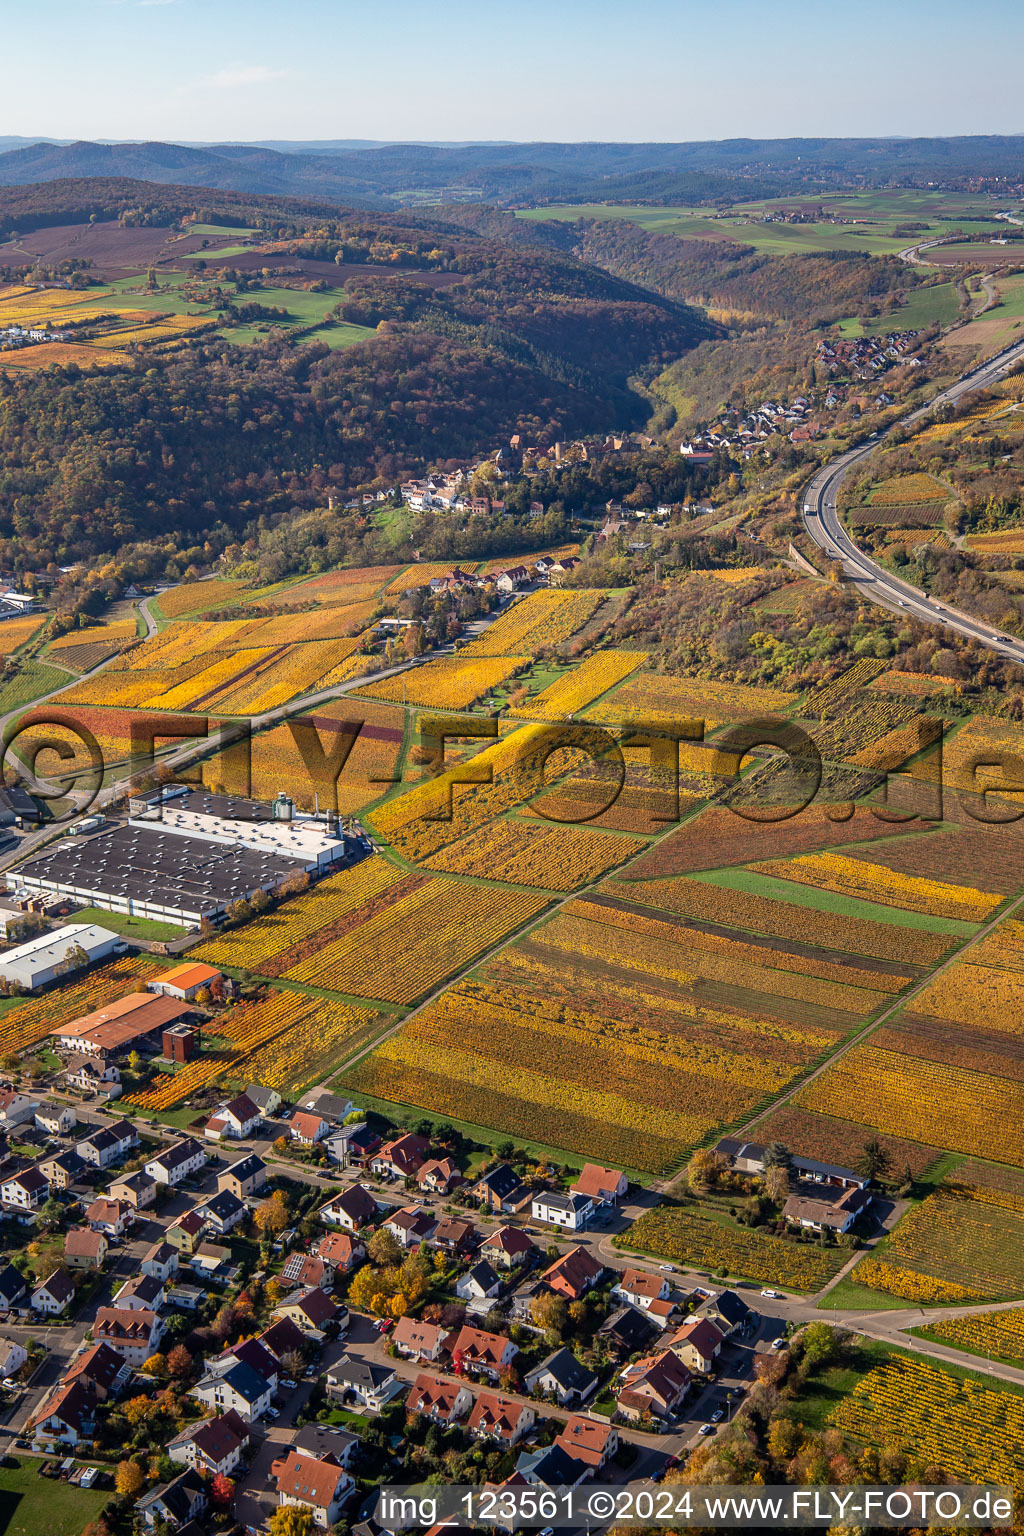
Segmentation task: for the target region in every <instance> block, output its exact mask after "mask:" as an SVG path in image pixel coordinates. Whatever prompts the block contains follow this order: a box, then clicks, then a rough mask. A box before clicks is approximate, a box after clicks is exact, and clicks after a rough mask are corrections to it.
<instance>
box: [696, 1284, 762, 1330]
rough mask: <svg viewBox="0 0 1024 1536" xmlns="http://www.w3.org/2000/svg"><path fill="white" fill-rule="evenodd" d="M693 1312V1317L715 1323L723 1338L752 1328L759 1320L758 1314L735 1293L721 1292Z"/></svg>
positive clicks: (710, 1297)
mask: <svg viewBox="0 0 1024 1536" xmlns="http://www.w3.org/2000/svg"><path fill="white" fill-rule="evenodd" d="M692 1312H693V1316H695V1317H706V1318H707V1319H708V1320H709V1322H712V1323H714V1325H715V1327H716V1328H717V1329H718V1331H719V1333H720V1334H721V1335H722V1337H723V1338H729V1337H730V1335H732V1334H734V1333H735V1332H736V1331H737V1330H738V1329H743V1328H749V1327H751V1326H752V1325H753V1324H754V1322H755V1321H756V1319H757V1313H756V1312H754V1311H752V1310H751V1308H750V1307H748V1306H747V1304H746V1302H745V1301H744V1300H743V1298H742V1296H737V1294H736V1292H735V1291H719V1292H717V1293H716V1294H714V1295H711V1296H709V1297H708V1298H707V1300H706V1301H703V1302H701V1304H700V1306H699V1307H694V1308H693V1309H692Z"/></svg>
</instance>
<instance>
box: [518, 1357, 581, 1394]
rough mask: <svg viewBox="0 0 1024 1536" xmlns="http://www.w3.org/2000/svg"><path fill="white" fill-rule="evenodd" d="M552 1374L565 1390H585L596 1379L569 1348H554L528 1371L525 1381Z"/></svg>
mask: <svg viewBox="0 0 1024 1536" xmlns="http://www.w3.org/2000/svg"><path fill="white" fill-rule="evenodd" d="M544 1375H548V1376H553V1377H554V1378H555V1380H556V1381H557V1382H558V1385H559V1386H560V1387H562V1388H563V1389H564V1390H565V1391H574V1392H586V1391H587V1390H588V1389H589V1388H590V1387H591V1386H592V1385H593V1383H594V1382H595V1381H596V1380H597V1377H596V1376H595V1375H594V1373H593V1371H591V1370H589V1369H588V1368H587V1367H586V1366H585V1365H583V1364H582V1363H581V1362H580V1361H579V1360H577V1358H576V1356H575V1355H574V1354H573V1352H572V1350H571V1349H556V1350H555V1352H554V1354H552V1355H548V1358H547V1359H546V1360H544V1361H542V1362H541V1364H540V1365H538V1366H537V1367H536V1368H535V1369H534V1370H532V1371H530V1373H529V1375H528V1376H527V1378H526V1379H527V1381H530V1380H532V1379H533V1378H535V1377H538V1376H544Z"/></svg>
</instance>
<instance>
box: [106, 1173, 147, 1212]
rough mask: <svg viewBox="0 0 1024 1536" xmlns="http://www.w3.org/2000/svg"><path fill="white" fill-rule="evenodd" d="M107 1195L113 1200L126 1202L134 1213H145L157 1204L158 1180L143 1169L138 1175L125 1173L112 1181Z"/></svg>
mask: <svg viewBox="0 0 1024 1536" xmlns="http://www.w3.org/2000/svg"><path fill="white" fill-rule="evenodd" d="M107 1194H108V1195H109V1196H110V1198H111V1199H112V1200H123V1201H125V1203H126V1204H127V1205H130V1206H131V1207H132V1209H133V1210H134V1211H144V1210H147V1209H148V1207H149V1206H151V1205H155V1204H156V1180H155V1179H153V1178H151V1177H150V1175H149V1174H148V1173H144V1172H143V1171H142V1170H141V1169H140V1171H139V1172H138V1173H125V1174H122V1175H121V1176H120V1178H116V1179H111V1181H110V1183H109V1184H108V1185H107Z"/></svg>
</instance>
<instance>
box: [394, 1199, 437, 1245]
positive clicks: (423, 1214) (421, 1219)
mask: <svg viewBox="0 0 1024 1536" xmlns="http://www.w3.org/2000/svg"><path fill="white" fill-rule="evenodd" d="M384 1226H385V1227H386V1229H387V1230H388V1231H389V1232H390V1233H391V1236H392V1237H393V1238H394V1239H395V1241H396V1242H397V1243H398V1244H399V1245H400V1246H401V1247H402V1248H418V1247H419V1245H420V1243H426V1242H429V1241H430V1238H431V1237H432V1236H433V1233H434V1231H435V1229H436V1227H437V1220H436V1218H435V1217H434V1216H433V1215H432V1214H431V1212H430V1211H428V1210H426V1209H424V1207H423V1206H420V1205H408V1206H405V1207H404V1208H403V1209H402V1210H400V1211H395V1212H394V1214H393V1215H391V1216H389V1217H388V1219H387V1221H386V1222H385V1223H384Z"/></svg>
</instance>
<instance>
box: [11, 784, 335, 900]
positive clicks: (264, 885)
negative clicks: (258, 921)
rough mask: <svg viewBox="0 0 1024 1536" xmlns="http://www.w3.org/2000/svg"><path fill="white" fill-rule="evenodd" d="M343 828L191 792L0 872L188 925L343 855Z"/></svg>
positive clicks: (27, 884) (25, 888)
mask: <svg viewBox="0 0 1024 1536" xmlns="http://www.w3.org/2000/svg"><path fill="white" fill-rule="evenodd" d="M347 851H348V845H347V842H346V838H345V836H344V834H343V833H341V832H336V831H334V830H333V829H332V828H330V827H328V826H327V825H326V824H325V823H324V822H322V821H315V820H313V819H312V818H310V819H308V820H305V819H298V820H295V821H292V820H285V819H283V818H281V817H279V816H276V815H275V814H274V812H273V810H272V808H271V807H269V806H266V805H262V804H261V803H260V802H258V801H253V800H240V799H239V800H236V799H232V798H230V797H228V796H225V795H207V794H204V793H201V792H191V793H187V794H185V795H182V796H181V797H180V798H177V799H175V800H174V801H172V802H170V803H168V802H167V801H159V802H157V803H155V804H153V805H148V806H146V807H145V808H143V809H141V810H139V811H138V813H136V814H133V815H132V816H130V817H129V820H128V821H127V823H121V824H119V825H117V826H114V827H109V828H107V829H105V830H104V831H101V832H99V833H97V835H96V836H95V837H87V838H76V839H74V840H73V841H72V840H70V839H68V840H65V841H64V842H62V843H59V844H57V845H56V846H55V847H54V848H52V849H50V850H48V851H47V852H45V853H43V854H41V855H40V856H39V857H38V858H35V859H31V860H29V862H28V863H26V864H23V865H22V866H21V867H20V868H19V869H14V870H10V871H8V873H7V885H8V889H9V890H11V891H13V892H16V893H17V894H19V895H27V894H31V893H36V892H47V893H50V894H52V895H56V896H60V897H66V898H68V899H70V900H72V901H77V902H80V903H83V904H86V903H87V904H89V905H91V906H96V907H102V908H104V909H105V910H106V911H109V912H124V913H127V914H130V915H131V916H134V917H147V918H153V919H155V920H157V921H162V922H170V923H181V924H184V925H185V926H186V927H195V926H197V925H198V924H199V923H200V922H201V921H202V919H203V918H208V919H210V920H211V921H213V920H215V919H217V918H218V917H221V916H223V914H224V913H225V912H226V911H227V909H228V908H229V907H230V906H231V904H232V903H233V902H235V901H239V900H240V899H242V898H244V897H248V896H250V895H251V894H252V892H253V891H257V890H262V891H268V892H271V891H274V890H276V889H277V888H278V887H279V886H280V885H282V884H283V883H284V881H285V880H287V879H288V878H289V877H290V876H294V875H296V874H302V873H306V874H310V875H317V874H320V873H322V872H323V871H325V870H327V869H330V868H331V867H332V866H335V865H337V864H339V863H341V862H343V861H344V859H345V857H346V854H347Z"/></svg>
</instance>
